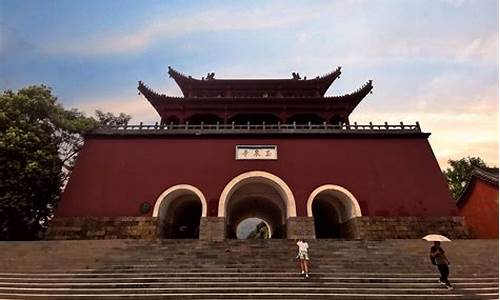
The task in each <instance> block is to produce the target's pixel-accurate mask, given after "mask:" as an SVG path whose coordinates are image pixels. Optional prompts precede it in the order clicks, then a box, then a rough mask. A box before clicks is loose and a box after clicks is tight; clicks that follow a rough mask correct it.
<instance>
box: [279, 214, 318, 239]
mask: <svg viewBox="0 0 500 300" xmlns="http://www.w3.org/2000/svg"><path fill="white" fill-rule="evenodd" d="M286 237H287V238H288V239H298V238H302V239H314V238H315V237H316V234H315V233H314V219H313V218H312V217H290V218H288V219H287V220H286Z"/></svg>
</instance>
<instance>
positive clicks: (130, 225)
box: [45, 217, 157, 240]
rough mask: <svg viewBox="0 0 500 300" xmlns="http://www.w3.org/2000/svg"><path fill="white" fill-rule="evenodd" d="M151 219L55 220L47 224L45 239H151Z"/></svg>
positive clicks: (153, 226)
mask: <svg viewBox="0 0 500 300" xmlns="http://www.w3.org/2000/svg"><path fill="white" fill-rule="evenodd" d="M156 222H157V219H156V218H153V217H67V218H55V219H54V220H52V221H51V222H50V224H49V228H48V230H47V232H46V234H45V239H49V240H94V239H153V238H156V236H157V233H156V227H157V226H156Z"/></svg>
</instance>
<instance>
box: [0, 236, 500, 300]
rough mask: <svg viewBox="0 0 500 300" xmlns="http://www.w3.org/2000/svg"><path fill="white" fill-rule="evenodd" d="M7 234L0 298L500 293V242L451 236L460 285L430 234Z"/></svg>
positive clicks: (1, 253)
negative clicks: (442, 275)
mask: <svg viewBox="0 0 500 300" xmlns="http://www.w3.org/2000/svg"><path fill="white" fill-rule="evenodd" d="M309 245H310V248H311V249H310V256H311V276H310V278H308V279H305V278H304V277H303V276H302V275H300V274H299V267H298V264H297V261H296V259H295V254H296V246H295V243H294V241H292V240H253V241H238V240H226V241H222V242H207V241H197V240H156V241H146V240H87V241H76V240H75V241H35V242H0V299H123V298H129V299H130V298H132V299H134V298H135V299H402V298H408V299H498V240H457V241H453V242H451V243H444V245H443V246H444V248H445V250H446V252H447V255H448V257H449V259H450V261H451V263H452V265H451V266H450V268H451V274H450V280H451V282H452V284H453V285H454V287H455V289H454V290H447V289H446V288H445V287H444V286H442V285H440V284H439V283H438V282H437V279H438V277H439V276H438V272H437V270H436V269H435V267H433V266H432V265H431V264H430V261H429V258H428V251H429V248H430V243H428V242H425V241H422V240H381V241H343V240H315V241H309Z"/></svg>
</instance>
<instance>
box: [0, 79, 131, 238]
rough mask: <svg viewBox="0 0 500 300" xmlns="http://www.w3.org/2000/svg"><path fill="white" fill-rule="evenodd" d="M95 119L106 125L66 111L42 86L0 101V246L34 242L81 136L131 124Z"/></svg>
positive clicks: (51, 209)
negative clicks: (7, 242) (104, 127)
mask: <svg viewBox="0 0 500 300" xmlns="http://www.w3.org/2000/svg"><path fill="white" fill-rule="evenodd" d="M100 113H101V114H102V115H104V116H106V120H103V119H101V118H100V117H99V115H98V118H99V120H96V119H94V118H91V117H86V116H85V115H84V114H83V113H81V112H79V111H77V110H75V109H72V110H65V109H64V108H63V107H62V106H61V105H60V104H59V103H58V102H57V98H56V97H55V96H53V95H52V91H51V89H50V88H48V87H46V86H43V85H41V86H29V87H26V88H23V89H20V90H19V91H17V92H13V91H5V92H3V93H2V94H1V95H0V240H12V239H17V240H19V239H33V238H36V237H37V236H38V234H39V233H40V232H41V230H43V229H44V228H45V227H46V224H47V221H48V220H49V219H50V218H51V217H52V216H53V213H54V209H55V206H56V204H57V201H58V200H59V195H60V193H61V189H62V187H63V186H64V183H65V181H66V179H67V177H68V176H69V174H70V173H71V169H72V168H73V164H74V161H75V158H76V156H77V153H78V151H79V150H80V148H81V147H82V145H83V137H82V135H83V134H84V133H86V132H88V131H89V130H92V129H94V128H96V127H98V126H100V125H102V124H106V125H109V124H121V123H120V122H123V121H125V120H126V122H128V120H130V116H127V115H125V114H120V116H118V117H114V116H113V115H112V114H109V113H106V114H105V113H102V112H100Z"/></svg>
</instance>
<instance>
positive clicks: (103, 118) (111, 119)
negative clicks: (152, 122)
mask: <svg viewBox="0 0 500 300" xmlns="http://www.w3.org/2000/svg"><path fill="white" fill-rule="evenodd" d="M95 115H96V117H97V119H98V121H99V123H100V124H101V125H103V126H113V125H115V126H116V125H127V124H128V122H129V121H130V119H132V117H131V116H130V115H127V114H124V113H120V114H119V115H118V116H115V115H113V114H112V113H110V112H108V113H104V112H102V111H100V110H98V109H97V110H96V111H95Z"/></svg>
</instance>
